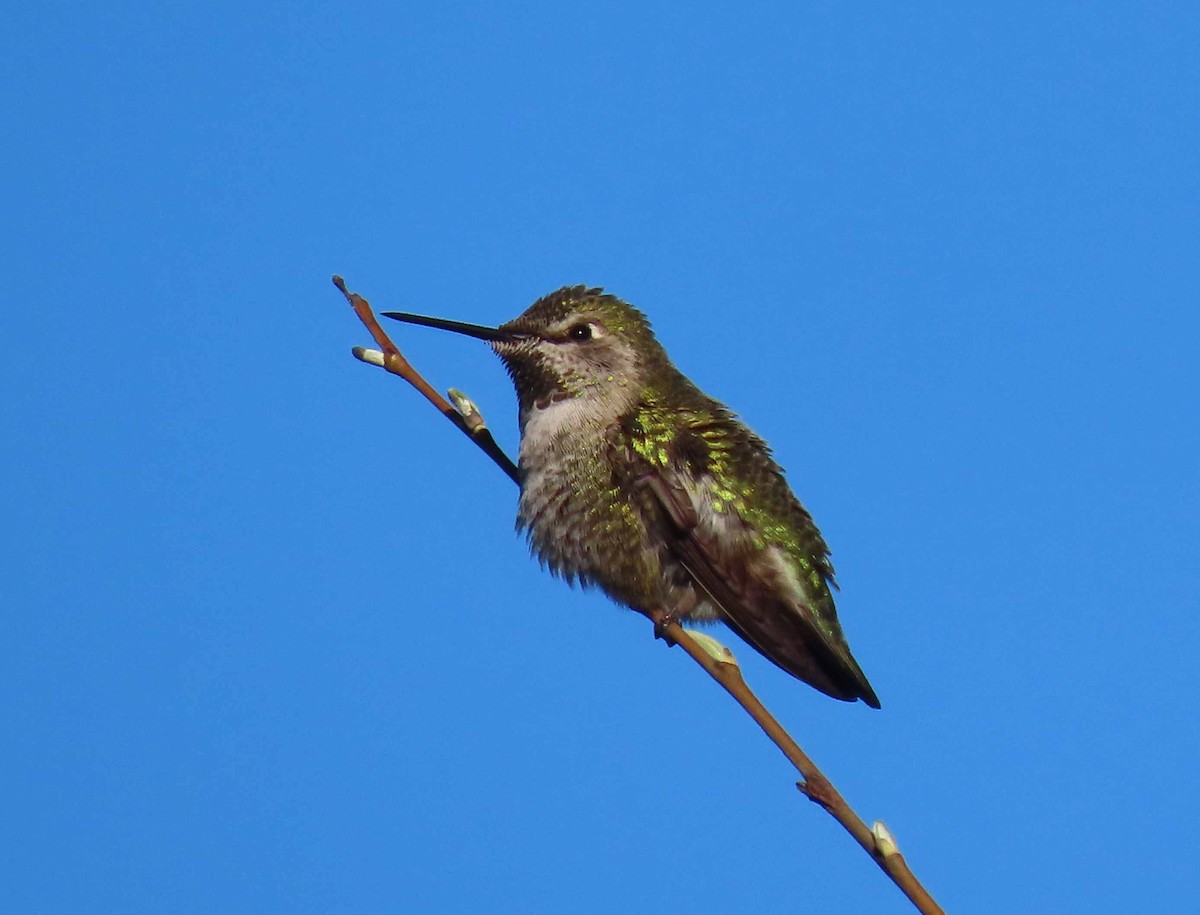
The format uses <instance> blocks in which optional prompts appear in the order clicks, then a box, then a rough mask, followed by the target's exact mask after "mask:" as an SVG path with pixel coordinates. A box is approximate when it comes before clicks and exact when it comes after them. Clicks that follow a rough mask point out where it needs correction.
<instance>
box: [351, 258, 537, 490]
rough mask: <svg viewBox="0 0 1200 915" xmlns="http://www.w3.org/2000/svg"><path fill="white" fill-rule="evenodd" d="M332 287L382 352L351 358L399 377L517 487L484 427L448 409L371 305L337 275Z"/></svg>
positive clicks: (510, 466) (359, 351) (357, 352)
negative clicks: (377, 356) (356, 316)
mask: <svg viewBox="0 0 1200 915" xmlns="http://www.w3.org/2000/svg"><path fill="white" fill-rule="evenodd" d="M333 285H335V286H337V288H338V289H339V290H340V291H341V293H342V295H344V296H345V297H346V301H347V302H349V303H350V307H351V308H353V309H354V313H355V314H356V315H358V320H360V321H362V322H363V324H364V325H365V326H366V328H367V330H368V331H370V332H371V336H372V337H374V338H375V342H376V343H378V344H379V348H380V349H381V350H382V351H383V353H382V361H381V362H378V361H376V360H375V359H374V358H368V357H367V354H368V353H370V351H369V350H364V349H363V348H362V347H358V346H356V347H355V348H354V349H353V350H352V352H353V353H354V358H356V359H359V360H360V361H362V362H368V363H371V364H374V365H380V366H381V367H382V368H384V369H386V370H387V371H389V372H391V373H392V374H393V375H399V376H400V377H401V378H403V379H404V380H405V381H407V382H408V383H409V384H411V385H412V386H413V387H414V388H416V389H417V390H418V391H420V392H421V394H422V395H424V397H425V399H426V400H428V401H429V402H430V403H431V404H433V405H434V407H436V408H437V410H438V412H439V413H441V414H442V415H443V416H444V417H446V419H448V420H450V422H452V423H453V424H454V425H455V427H457V429H458V431H460V432H461V433H462V434H463V435H465V436H466V437H467V438H469V439H470V440H471V441H473V442H474V443H475V444H476V445H478V446H479V447H480V449H482V451H483V453H484V454H486V455H487V456H488V457H490V458H491V459H492V460H493V461H495V463H496V465H497V466H498V467H499V468H500V469H501V470H503V471H504V472H505V473H506V474H508V478H509V479H510V480H512V481H513V482H514V483H516V484H518V485H520V482H521V477H520V475H519V474H518V472H517V465H516V464H514V463H513V462H512V460H510V459H509V456H508V455H507V454H505V453H504V451H503V449H501V447H500V446H499V445H498V444H496V440H495V439H494V438H492V433H491V432H490V431H488V428H487V426H486V425H484V424H483V423H475V422H472V421H468V420H467V419H466V418H464V417H463V415H462V414H461V413H459V412H458V411H457V410H456V409H454V407H453V406H451V404H450V402H449V401H448V400H446V398H444V397H443V396H442V395H441V394H439V393H438V392H437V391H435V390H434V389H433V386H432V385H430V384H429V382H428V381H426V380H425V379H424V378H422V377H421V375H420V373H419V372H418V371H417V370H416V369H414V368H413V367H412V365H411V364H409V361H408V360H407V359H405V358H404V356H403V355H402V354H401V352H400V350H399V348H398V347H397V346H396V344H395V343H393V342H392V341H391V338H390V337H388V335H387V333H386V332H385V331H384V329H383V328H382V327H380V326H379V321H378V320H377V319H376V317H375V314H374V312H372V311H371V306H370V305H368V304H367V300H366V299H364V298H363V297H362V296H360V295H359V294H358V293H357V292H350V291H349V290H347V289H346V283H345V281H344V280H343V279H342V278H341V277H340V276H334V278H333ZM372 355H374V354H372ZM475 415H476V416H477V415H478V411H475Z"/></svg>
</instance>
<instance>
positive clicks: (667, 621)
mask: <svg viewBox="0 0 1200 915" xmlns="http://www.w3.org/2000/svg"><path fill="white" fill-rule="evenodd" d="M650 619H651V620H653V621H654V637H655V638H656V639H662V640H663V641H664V642H666V643H667V647H668V648H674V647H675V640H674V639H673V638H671V634H670V633H669V632H668V631H667V630H668V629H670V628H671V626H672V625H674V624H675V623H678V622H679V618H678V616H677V615H676V614H675V613H670V612H667V611H666V610H656V611H654V612H653V613H651V614H650Z"/></svg>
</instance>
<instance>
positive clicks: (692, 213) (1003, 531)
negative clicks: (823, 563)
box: [0, 2, 1200, 913]
mask: <svg viewBox="0 0 1200 915" xmlns="http://www.w3.org/2000/svg"><path fill="white" fill-rule="evenodd" d="M5 25H6V33H7V35H8V38H7V39H6V42H5V49H4V51H3V54H2V55H0V77H2V78H0V119H2V121H3V123H4V124H5V129H4V131H3V136H2V137H0V166H2V170H3V171H2V173H3V179H2V180H0V206H2V207H3V213H4V217H3V219H2V220H0V250H2V251H3V255H2V258H3V262H4V264H5V265H6V270H5V279H6V282H5V291H4V293H3V296H4V302H5V304H4V307H3V309H2V310H0V385H2V388H0V389H2V390H3V397H2V400H0V434H2V436H3V439H2V443H3V448H2V449H0V478H2V479H3V480H4V485H3V486H2V487H0V518H2V520H0V541H2V542H0V566H2V569H0V571H2V574H0V608H2V612H3V629H4V636H3V638H2V639H0V729H2V731H3V734H4V735H5V739H4V749H3V752H2V753H0V784H3V791H2V792H0V795H2V796H3V801H2V809H3V822H4V828H3V837H2V838H0V872H2V873H3V876H2V877H0V883H2V884H3V886H4V890H3V895H4V897H5V898H6V900H7V901H6V903H5V909H6V910H7V911H13V912H41V913H59V912H62V913H76V912H105V913H107V912H122V913H124V912H155V913H158V912H171V913H175V912H196V913H210V912H247V913H251V912H252V913H261V912H287V913H306V912H313V913H325V912H459V911H480V912H485V911H486V912H496V913H509V912H511V913H518V912H520V913H533V912H544V913H561V912H573V913H574V912H579V913H591V912H597V913H600V912H603V913H609V912H614V911H615V912H623V913H642V912H646V913H660V912H672V911H688V912H742V911H764V912H766V911H801V910H803V911H813V912H880V913H884V912H905V911H909V909H908V907H907V904H906V903H905V902H904V900H903V899H902V898H901V897H900V896H899V894H898V893H897V892H896V891H895V890H894V889H893V888H892V887H891V885H890V884H888V883H887V882H886V881H885V880H884V879H883V877H882V876H881V875H880V874H879V873H878V872H877V871H876V870H875V868H874V867H873V866H872V865H871V864H870V862H869V861H867V859H866V858H865V857H864V856H863V854H862V853H861V851H860V850H859V849H858V848H857V847H856V846H854V845H853V844H852V842H851V841H850V840H849V839H848V838H847V837H846V836H845V835H844V834H843V833H841V832H840V831H839V830H838V829H837V828H836V827H835V826H834V825H833V824H832V822H831V821H829V820H828V819H827V818H826V817H825V816H824V815H823V814H822V813H821V812H820V811H819V810H817V809H816V808H815V807H812V806H811V805H810V804H808V803H807V802H806V801H804V800H803V799H802V798H801V797H800V796H799V795H798V794H797V792H796V791H795V789H794V788H792V787H791V784H792V781H793V780H794V776H793V773H792V772H791V771H790V769H789V767H788V766H787V764H786V763H785V762H784V761H783V759H782V757H780V756H779V755H778V754H777V753H776V751H775V750H774V748H773V747H772V746H771V745H770V744H768V743H767V742H766V741H765V740H764V739H763V738H762V736H761V735H760V734H759V733H758V732H757V731H756V730H755V729H754V727H753V726H752V725H751V724H750V723H749V722H748V721H747V720H746V719H744V717H743V716H742V715H741V713H740V712H739V711H738V710H737V709H736V708H735V707H734V706H733V705H732V703H731V702H730V701H729V700H728V699H727V698H726V697H725V696H724V695H723V694H722V693H720V692H719V690H717V689H716V688H715V687H714V686H713V685H712V684H711V683H710V682H708V681H707V679H706V678H705V677H704V676H703V675H702V674H700V672H699V671H698V670H697V669H696V668H694V667H693V666H692V665H691V664H690V662H688V661H687V659H686V658H685V657H683V656H682V654H681V653H680V652H678V651H668V650H667V649H665V648H664V647H663V646H662V644H661V643H656V642H654V641H653V640H652V639H651V638H650V633H649V632H648V631H647V626H646V625H645V624H644V622H643V621H642V620H641V619H640V618H638V617H636V616H634V615H632V614H629V613H627V612H623V611H620V610H618V609H616V608H615V607H613V606H612V605H611V604H609V603H608V602H607V601H606V600H605V599H604V598H603V596H602V595H599V594H595V593H580V592H578V591H570V590H568V589H567V588H566V587H565V586H564V585H562V584H561V583H560V582H557V581H555V580H553V579H551V578H550V577H548V576H547V575H545V574H544V573H542V572H541V571H540V570H539V569H538V567H537V564H536V563H535V562H533V561H532V560H530V559H529V558H528V556H527V551H526V548H525V546H524V544H523V543H522V541H521V540H520V539H518V538H517V537H516V536H515V535H514V533H513V531H512V518H513V513H514V502H515V491H514V490H513V488H512V487H511V485H510V484H509V483H508V482H507V481H506V480H505V479H504V478H503V477H502V476H501V475H500V474H499V473H498V472H497V471H496V470H495V469H494V468H493V467H492V466H491V465H490V464H488V463H487V462H486V460H484V459H483V458H482V457H481V456H480V455H479V454H478V453H476V452H475V451H474V450H473V449H471V448H470V447H469V446H468V445H466V443H465V442H463V441H462V440H461V439H460V438H459V437H458V436H457V433H455V432H454V431H453V430H452V429H450V428H449V426H448V425H447V424H445V423H444V422H443V421H442V420H441V419H439V418H438V417H437V416H436V415H435V414H434V413H432V412H431V411H430V410H429V409H428V408H427V407H426V406H425V405H424V404H423V403H422V402H420V401H419V400H417V398H416V397H415V396H413V395H412V393H411V392H410V391H409V390H407V389H406V388H405V387H404V385H403V384H402V383H400V382H399V381H397V380H396V379H393V378H390V377H388V376H386V375H385V374H383V373H382V372H379V371H377V370H374V369H371V368H369V367H366V366H363V365H361V364H359V363H357V362H355V361H354V360H353V359H352V358H351V357H350V354H349V349H350V347H351V346H352V345H354V344H362V343H369V342H370V341H369V339H368V338H367V336H366V334H365V332H364V331H363V330H362V329H361V328H360V326H359V325H358V324H357V322H356V321H355V320H354V318H353V316H352V314H351V313H350V311H349V310H348V309H347V308H346V307H345V305H344V303H343V302H342V300H341V298H340V296H339V295H338V294H337V292H336V291H335V290H334V289H333V287H332V286H331V285H330V284H329V276H330V274H332V273H335V272H337V273H341V274H343V275H345V276H346V278H347V280H348V281H349V283H350V285H351V287H352V288H354V289H357V290H359V291H360V292H362V293H363V294H365V295H367V296H368V297H369V298H370V299H371V300H372V302H373V303H374V304H376V305H377V306H378V307H381V308H400V309H405V310H412V311H422V312H426V313H431V314H443V315H448V316H452V317H458V318H461V319H465V320H472V321H483V322H497V321H502V320H504V319H507V318H510V317H512V316H514V315H515V314H517V313H518V312H520V311H521V310H523V309H524V308H525V306H526V305H528V304H529V303H530V302H531V301H532V300H533V299H535V298H536V297H538V296H539V295H541V294H543V293H545V292H548V291H550V290H552V289H554V288H556V287H558V286H560V285H563V284H566V283H581V282H582V283H593V284H600V285H604V286H606V287H608V288H609V289H610V290H611V291H613V292H615V293H617V294H619V295H621V296H623V297H625V298H627V299H629V300H631V301H633V302H634V303H636V304H637V305H639V306H640V307H642V308H643V309H644V310H645V311H647V312H648V313H649V314H650V316H651V318H652V319H653V320H654V322H655V326H656V328H657V329H658V332H659V334H660V337H661V338H662V340H663V341H664V342H665V344H666V345H667V347H668V349H669V350H670V351H671V353H672V354H673V356H674V357H675V360H676V362H677V363H678V364H679V365H680V367H681V368H683V369H684V370H685V371H686V372H688V373H690V374H691V375H692V376H693V377H694V378H695V379H696V380H697V381H698V382H699V383H700V385H701V386H702V387H704V388H705V389H706V390H708V391H709V392H710V393H712V394H713V395H715V396H717V397H719V398H721V399H723V400H725V401H727V402H729V403H730V404H731V405H732V406H733V407H734V408H735V409H737V410H738V411H739V412H740V413H741V414H742V416H743V417H744V418H745V419H746V420H747V421H748V422H749V423H750V424H751V425H752V426H753V427H754V428H755V429H757V430H758V431H759V432H760V433H761V434H762V435H763V436H764V437H766V438H767V439H768V440H769V441H770V442H771V443H772V444H773V446H774V448H775V451H776V454H777V455H778V457H779V459H780V461H781V462H782V463H783V464H784V465H785V466H786V467H787V468H788V471H789V475H790V479H791V481H792V483H793V486H794V487H795V489H796V490H797V492H798V493H799V494H800V496H801V498H802V499H803V500H804V502H805V503H806V505H807V506H808V507H809V509H810V510H811V511H812V512H813V513H814V515H815V516H816V518H817V520H818V522H819V523H820V524H821V527H822V529H823V531H824V532H825V535H826V537H827V539H828V541H829V542H830V544H831V546H832V548H833V550H834V559H835V562H836V564H837V568H838V572H839V576H840V579H841V584H842V593H841V598H840V607H841V613H842V618H843V621H844V623H845V626H846V629H847V631H848V634H849V636H850V639H851V642H852V644H853V646H854V649H855V652H856V654H857V656H858V658H859V660H860V661H861V663H862V665H863V667H864V668H865V669H866V671H867V673H868V675H869V676H870V678H871V681H872V683H873V684H874V686H875V687H876V689H877V690H878V692H879V695H880V697H881V698H882V700H883V706H884V707H883V710H882V711H880V712H873V711H871V710H869V709H867V708H866V707H865V706H863V705H861V704H860V705H857V706H849V705H845V704H842V703H838V702H834V701H832V700H829V699H826V698H825V697H823V696H821V695H819V694H817V693H816V692H814V691H812V690H811V689H808V688H806V687H804V686H803V685H801V684H798V683H797V682H795V681H793V680H791V679H790V678H788V677H787V676H786V675H784V674H782V673H780V672H779V671H777V670H776V669H774V668H773V667H771V666H770V665H769V664H767V663H766V662H764V661H762V660H761V659H760V658H758V657H757V656H756V655H754V654H753V652H751V651H749V650H746V649H744V648H743V647H742V646H741V645H740V643H737V642H736V640H735V639H733V638H732V637H729V638H728V639H727V641H728V642H729V644H730V645H731V647H733V649H734V651H735V652H736V653H737V654H738V656H739V657H740V658H741V659H742V661H743V662H744V668H745V671H746V675H747V677H748V679H749V680H750V682H751V683H752V685H753V686H754V687H756V688H757V689H758V690H759V692H760V693H761V695H762V696H763V697H764V699H765V700H766V701H767V702H768V704H769V705H770V706H771V707H772V708H773V709H774V710H775V711H776V712H777V713H778V715H779V717H780V718H781V719H782V720H783V722H784V723H785V724H786V725H788V726H789V727H790V728H791V729H792V731H793V732H794V733H795V735H796V736H797V737H798V738H799V740H800V741H801V743H802V744H803V745H804V746H805V747H806V748H807V749H808V750H809V751H810V752H811V754H812V755H813V756H814V757H815V758H816V759H817V760H818V762H819V763H820V764H821V765H822V766H823V767H824V768H825V769H826V771H827V772H828V774H829V775H830V776H831V777H832V779H833V780H834V781H835V783H836V784H837V785H838V786H839V787H840V788H841V789H842V791H843V792H844V793H845V795H846V796H847V798H848V799H849V800H850V801H851V803H853V804H854V805H855V807H856V808H857V809H858V810H859V812H860V813H861V814H862V815H863V816H864V817H866V818H867V819H868V821H869V820H873V819H876V818H882V819H883V820H885V821H886V822H887V823H888V824H889V825H890V826H891V827H892V829H893V830H894V832H895V833H896V835H897V837H898V839H899V841H900V844H901V847H902V849H903V850H904V851H905V852H907V854H908V856H909V859H910V861H911V862H912V864H913V866H914V868H915V869H916V870H917V872H918V873H919V874H920V875H921V876H922V877H923V878H924V879H925V880H926V882H927V884H928V886H929V887H930V889H931V890H932V891H933V892H934V893H935V895H936V896H937V897H938V898H939V899H940V900H941V901H942V902H943V904H944V905H945V906H946V907H947V908H948V909H949V910H951V911H954V912H981V913H1012V912H1025V911H1029V912H1032V911H1042V912H1067V911H1088V912H1092V913H1109V912H1113V913H1117V912H1119V913H1126V912H1133V911H1142V910H1144V909H1145V907H1146V901H1145V900H1146V896H1145V895H1144V894H1146V893H1147V892H1149V893H1151V894H1152V898H1153V904H1154V906H1155V907H1156V908H1160V909H1162V910H1164V911H1182V910H1185V909H1187V908H1188V906H1190V905H1194V903H1195V899H1196V897H1197V893H1198V890H1200V887H1198V884H1200V880H1198V878H1197V868H1196V865H1195V862H1194V854H1193V846H1194V841H1193V839H1194V823H1195V821H1196V818H1197V816H1198V815H1200V797H1198V795H1200V789H1198V788H1197V771H1198V759H1200V752H1198V749H1200V748H1198V742H1200V741H1198V736H1197V731H1198V728H1197V721H1198V720H1200V706H1198V703H1197V699H1196V692H1197V691H1196V683H1195V670H1196V657H1197V652H1198V651H1200V638H1198V635H1200V620H1198V612H1197V600H1196V581H1197V550H1198V547H1200V525H1198V521H1197V519H1198V518H1200V492H1198V489H1200V487H1198V483H1197V478H1198V473H1200V471H1198V468H1200V447H1198V446H1200V437H1198V434H1197V415H1198V412H1200V411H1198V403H1197V401H1198V399H1200V398H1198V396H1197V395H1198V393H1200V383H1198V382H1200V371H1198V369H1197V347H1198V341H1200V317H1198V309H1197V306H1198V301H1197V299H1198V296H1197V292H1198V288H1200V283H1198V279H1200V267H1198V261H1200V186H1198V185H1200V181H1198V178H1197V176H1198V174H1200V167H1198V166H1200V158H1198V152H1197V151H1198V150H1200V64H1198V61H1200V52H1198V50H1197V49H1198V47H1200V12H1198V11H1197V8H1196V6H1195V5H1194V4H1185V3H1157V4H1111V3H1074V4H1054V5H1052V8H1051V7H1049V6H1048V5H1045V4H1019V5H1017V6H1014V5H1013V4H1010V3H1003V4H1002V3H991V4H970V5H967V6H963V5H953V4H919V3H918V4H894V3H888V4H884V3H865V4H864V3H856V4H791V3H788V4H782V3H781V4H770V5H754V4H738V5H736V6H730V7H721V6H715V5H695V4H693V5H688V6H686V7H684V6H681V5H679V4H657V3H645V2H643V3H637V4H633V3H629V4H588V5H586V6H571V5H566V6H564V5H562V4H551V3H542V4H523V5H519V6H518V5H511V6H507V7H501V6H498V5H496V4H466V5H464V4H432V3H430V4H422V5H420V6H414V5H411V4H391V3H363V4H352V5H344V6H342V7H341V8H337V7H336V6H335V5H330V4H315V3H299V4H296V3H292V4H250V5H247V4H244V3H236V4H234V3H223V2H216V3H208V4H203V5H200V4H196V5H169V6H166V7H163V6H154V5H149V4H127V3H120V2H117V3H103V4H94V5H80V4H70V5H65V4H64V5H60V4H29V5H21V6H20V8H10V9H9V10H8V11H7V13H6V22H5ZM397 336H398V339H399V340H400V342H401V344H402V345H403V346H404V347H405V349H406V350H407V351H408V353H409V354H410V355H411V357H412V358H413V360H414V362H415V363H416V364H417V365H418V366H419V367H420V368H421V369H423V370H424V371H425V373H426V374H427V375H428V376H429V377H430V379H431V380H432V381H434V382H435V383H436V384H437V385H438V386H439V387H447V386H450V385H455V386H458V387H461V388H463V389H465V390H467V391H468V392H469V393H470V394H471V395H472V396H473V397H474V398H475V399H476V400H477V401H478V402H479V403H480V404H481V405H482V407H483V408H484V410H485V412H486V413H487V415H488V416H489V418H490V419H491V421H492V424H493V426H495V427H496V430H497V434H498V437H499V438H500V439H501V441H502V442H503V443H504V444H505V445H506V446H507V447H510V448H511V447H512V445H513V444H514V442H515V435H516V430H515V410H514V405H513V397H512V393H511V390H510V387H509V384H508V381H507V379H506V377H505V375H504V373H503V371H502V369H501V367H500V365H499V363H498V362H497V361H496V360H495V359H494V357H492V356H491V354H490V353H489V352H488V351H487V350H486V348H485V347H483V346H481V345H480V344H478V343H475V342H472V341H468V340H465V339H460V338H450V337H448V336H445V337H443V336H440V335H438V334H436V333H434V332H432V331H427V330H422V329H409V330H400V332H399V333H398V335H397Z"/></svg>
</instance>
